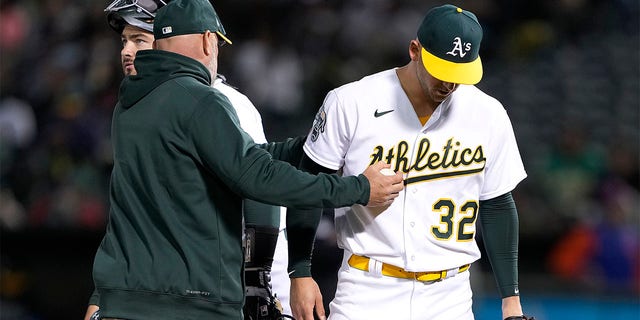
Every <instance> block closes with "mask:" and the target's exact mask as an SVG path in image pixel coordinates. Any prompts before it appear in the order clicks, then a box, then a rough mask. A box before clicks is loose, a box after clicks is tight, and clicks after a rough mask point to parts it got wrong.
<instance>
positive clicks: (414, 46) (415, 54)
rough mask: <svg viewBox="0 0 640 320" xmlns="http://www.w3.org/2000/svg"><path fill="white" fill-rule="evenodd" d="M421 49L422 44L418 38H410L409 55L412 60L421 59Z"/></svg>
mask: <svg viewBox="0 0 640 320" xmlns="http://www.w3.org/2000/svg"><path fill="white" fill-rule="evenodd" d="M421 50H422V45H420V42H418V40H411V42H409V57H411V60H412V61H420V60H421V58H422V57H421V54H422V53H421V52H420V51H421Z"/></svg>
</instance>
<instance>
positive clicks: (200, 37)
mask: <svg viewBox="0 0 640 320" xmlns="http://www.w3.org/2000/svg"><path fill="white" fill-rule="evenodd" d="M154 36H155V38H156V42H155V44H154V47H155V48H156V49H158V50H147V51H140V52H138V54H137V57H136V59H135V67H136V69H137V70H139V73H138V75H136V76H131V77H127V78H125V80H123V82H122V84H121V87H120V93H119V97H118V104H117V105H116V107H115V110H114V113H113V122H112V140H113V147H114V166H113V172H112V175H111V186H110V204H111V211H110V214H109V223H108V225H107V231H106V234H105V236H104V239H103V240H102V243H101V244H100V247H99V248H98V251H97V253H96V257H95V261H94V268H93V278H94V282H95V286H96V289H97V291H98V292H99V294H100V307H101V315H102V317H103V318H117V319H198V320H200V319H242V305H243V300H244V290H243V278H242V272H243V270H242V269H243V250H242V241H241V237H242V210H241V209H242V208H241V206H242V199H243V198H250V199H254V200H257V201H261V202H265V203H270V204H274V205H282V206H287V207H298V208H311V207H327V208H332V207H341V206H349V205H353V204H361V205H370V206H379V205H388V204H390V203H391V201H393V199H394V198H395V197H396V196H397V193H398V192H399V191H400V190H401V189H402V187H403V186H402V176H401V175H399V174H397V175H395V176H384V175H382V174H381V173H380V170H381V169H382V168H386V167H388V165H386V164H383V163H377V164H375V165H373V166H371V167H370V168H368V169H367V170H366V171H365V172H364V173H363V174H361V175H359V176H352V177H345V178H341V177H338V176H336V175H327V174H319V175H317V176H315V175H310V174H307V173H304V172H302V171H298V170H297V169H295V168H294V167H293V166H292V165H290V164H289V163H293V164H297V163H298V162H299V160H300V157H301V155H302V150H301V144H302V143H303V139H289V140H287V141H285V142H282V143H272V144H266V145H256V144H255V143H254V142H253V140H251V138H250V137H249V136H248V135H247V134H246V133H245V132H244V131H242V130H241V129H240V127H239V123H238V119H237V116H236V114H235V112H234V109H233V107H232V106H231V105H230V103H229V101H228V100H227V98H226V97H225V96H224V95H222V94H221V93H220V92H219V91H217V90H215V89H213V88H211V87H210V83H211V80H212V78H213V77H215V75H216V72H217V55H218V39H222V40H225V41H228V39H227V38H226V37H225V36H224V28H223V27H222V25H221V23H220V20H219V18H218V16H217V14H216V13H215V11H214V9H213V7H212V6H211V4H210V3H209V2H208V1H207V0H175V1H171V2H169V3H168V4H167V5H166V6H164V7H163V8H161V9H160V10H159V11H158V12H157V15H156V19H155V23H154ZM256 76H260V75H256ZM274 159H279V160H284V161H287V162H289V163H286V162H283V161H279V160H274Z"/></svg>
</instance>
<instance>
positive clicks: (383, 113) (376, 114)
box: [373, 109, 394, 118]
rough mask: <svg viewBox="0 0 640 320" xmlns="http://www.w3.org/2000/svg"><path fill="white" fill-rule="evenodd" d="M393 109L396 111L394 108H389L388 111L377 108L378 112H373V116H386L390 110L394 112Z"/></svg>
mask: <svg viewBox="0 0 640 320" xmlns="http://www.w3.org/2000/svg"><path fill="white" fill-rule="evenodd" d="M393 111H394V110H393V109H392V110H387V111H382V112H379V111H378V109H376V112H374V113H373V116H374V117H376V118H378V117H382V116H384V115H385V114H387V113H389V112H393Z"/></svg>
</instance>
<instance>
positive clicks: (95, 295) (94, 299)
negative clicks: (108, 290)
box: [89, 289, 100, 306]
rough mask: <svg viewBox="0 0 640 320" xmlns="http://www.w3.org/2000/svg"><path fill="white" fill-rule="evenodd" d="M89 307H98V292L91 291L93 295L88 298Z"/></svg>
mask: <svg viewBox="0 0 640 320" xmlns="http://www.w3.org/2000/svg"><path fill="white" fill-rule="evenodd" d="M89 305H94V306H99V305H100V294H99V293H98V290H96V289H93V293H92V294H91V297H90V298H89Z"/></svg>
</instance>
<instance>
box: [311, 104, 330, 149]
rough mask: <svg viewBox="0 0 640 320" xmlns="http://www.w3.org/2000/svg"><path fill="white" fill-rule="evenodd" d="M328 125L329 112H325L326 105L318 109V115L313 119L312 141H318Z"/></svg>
mask: <svg viewBox="0 0 640 320" xmlns="http://www.w3.org/2000/svg"><path fill="white" fill-rule="evenodd" d="M326 127H327V113H326V112H324V106H323V107H321V108H320V110H318V113H317V114H316V117H315V118H314V119H313V128H311V141H313V142H316V140H318V137H319V136H320V134H321V133H323V132H324V130H325V128H326Z"/></svg>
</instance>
